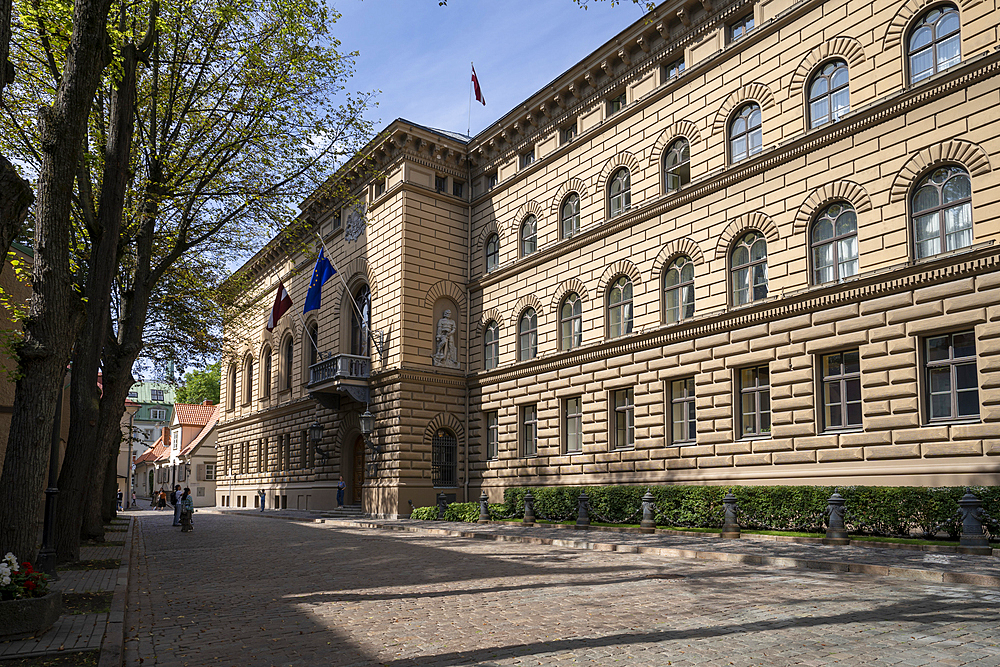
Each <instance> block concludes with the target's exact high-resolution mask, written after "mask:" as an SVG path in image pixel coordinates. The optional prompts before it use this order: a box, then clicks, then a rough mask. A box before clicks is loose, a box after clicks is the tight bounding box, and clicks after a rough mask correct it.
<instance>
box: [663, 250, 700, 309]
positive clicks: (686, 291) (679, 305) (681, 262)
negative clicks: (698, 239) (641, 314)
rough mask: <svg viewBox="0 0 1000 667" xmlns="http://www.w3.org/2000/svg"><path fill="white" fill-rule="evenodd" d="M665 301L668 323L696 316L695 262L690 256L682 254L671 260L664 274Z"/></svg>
mask: <svg viewBox="0 0 1000 667" xmlns="http://www.w3.org/2000/svg"><path fill="white" fill-rule="evenodd" d="M663 301H664V309H665V314H666V321H667V322H668V323H669V322H680V321H681V320H683V319H686V318H688V317H693V316H694V263H693V262H692V261H691V258H690V257H687V256H685V255H681V256H680V257H678V258H677V259H675V260H674V261H672V262H670V266H668V267H667V270H666V272H665V273H664V274H663Z"/></svg>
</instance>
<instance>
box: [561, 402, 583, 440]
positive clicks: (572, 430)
mask: <svg viewBox="0 0 1000 667" xmlns="http://www.w3.org/2000/svg"><path fill="white" fill-rule="evenodd" d="M564 406H565V407H564V409H563V415H564V417H563V419H564V423H563V433H565V434H566V453H567V454H578V453H580V452H582V451H583V399H582V398H581V397H579V396H577V397H575V398H567V399H566V402H565V404H564Z"/></svg>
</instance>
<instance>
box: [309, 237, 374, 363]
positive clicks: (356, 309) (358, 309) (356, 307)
mask: <svg viewBox="0 0 1000 667" xmlns="http://www.w3.org/2000/svg"><path fill="white" fill-rule="evenodd" d="M314 233H315V234H316V238H318V239H319V242H320V245H322V246H323V252H324V253H325V254H326V259H327V261H328V262H330V266H332V267H333V272H334V273H336V274H337V276H339V277H340V282H342V283H343V284H344V291H346V292H347V298H348V299H350V300H351V305H353V306H354V312H355V313H357V315H358V321H359V322H362V323H364V321H365V315H364V313H362V312H361V307H360V306H359V305H358V302H357V301H355V300H354V295H353V294H351V288H350V286H349V285H348V284H347V279H346V278H344V274H343V273H341V271H340V269H338V268H337V264H336V263H335V262H334V261H333V256H332V255H331V253H330V249H329V248H327V247H326V241H324V240H323V236H322V235H321V234H320V233H319V232H317V231H314ZM369 298H371V297H369ZM367 329H368V338H369V339H370V340H371V341H372V343H373V344H374V345H375V348H376V349H377V350H378V354H379V357H382V358H383V361H384V354H383V353H382V346H381V345H379V344H378V342H376V340H375V336H373V335H372V328H371V322H369V323H368V327H367Z"/></svg>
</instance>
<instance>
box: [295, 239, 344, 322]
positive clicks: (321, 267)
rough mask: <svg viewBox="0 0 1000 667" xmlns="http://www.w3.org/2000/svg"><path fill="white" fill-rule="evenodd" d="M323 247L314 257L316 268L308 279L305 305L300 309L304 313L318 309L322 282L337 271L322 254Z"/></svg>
mask: <svg viewBox="0 0 1000 667" xmlns="http://www.w3.org/2000/svg"><path fill="white" fill-rule="evenodd" d="M325 250H326V249H325V248H320V251H319V257H317V258H316V268H314V269H313V277H312V280H310V281H309V293H308V294H306V305H305V308H303V310H302V314H303V315H305V314H306V313H308V312H309V311H310V310H318V309H319V302H320V298H321V296H322V291H323V283H325V282H326V281H327V280H329V279H330V278H332V277H333V274H335V273H336V272H337V271H336V269H334V268H333V264H331V263H330V260H328V259H327V258H326V257H325V256H324V255H323V252H324V251H325Z"/></svg>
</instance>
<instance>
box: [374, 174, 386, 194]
mask: <svg viewBox="0 0 1000 667" xmlns="http://www.w3.org/2000/svg"><path fill="white" fill-rule="evenodd" d="M384 194H385V179H384V178H380V179H379V180H377V181H375V196H376V197H381V196H382V195H384Z"/></svg>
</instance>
